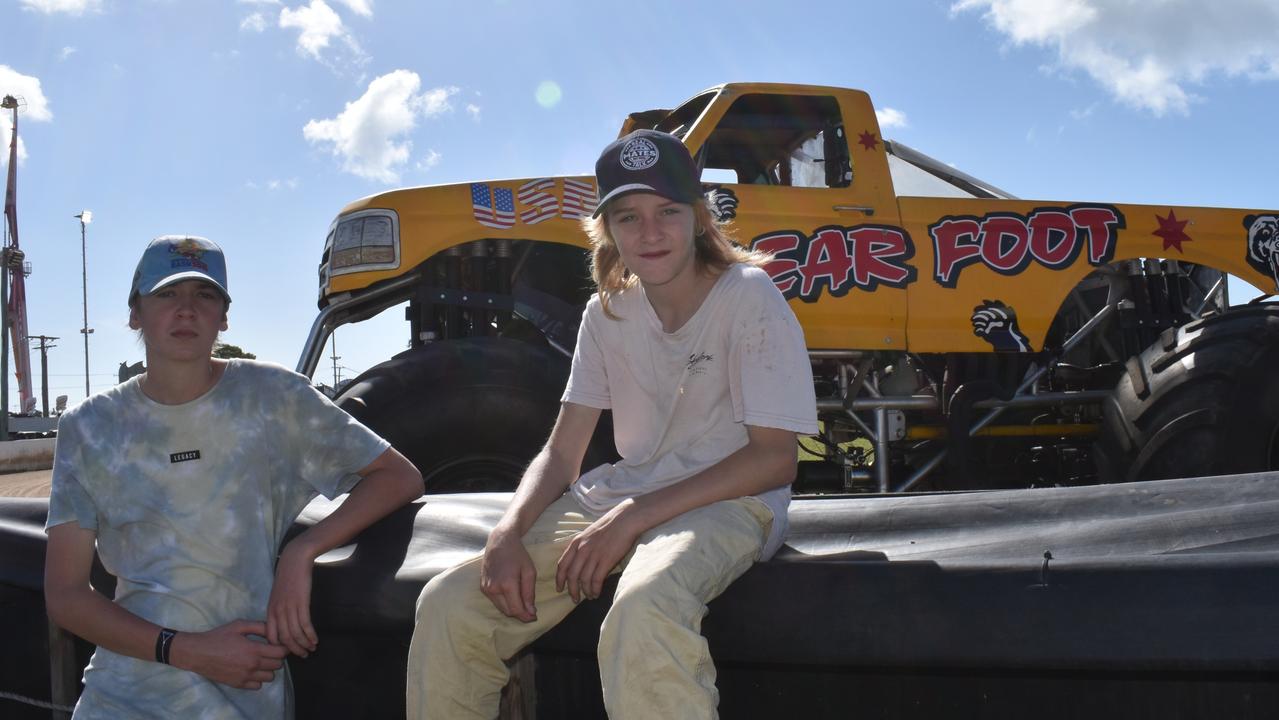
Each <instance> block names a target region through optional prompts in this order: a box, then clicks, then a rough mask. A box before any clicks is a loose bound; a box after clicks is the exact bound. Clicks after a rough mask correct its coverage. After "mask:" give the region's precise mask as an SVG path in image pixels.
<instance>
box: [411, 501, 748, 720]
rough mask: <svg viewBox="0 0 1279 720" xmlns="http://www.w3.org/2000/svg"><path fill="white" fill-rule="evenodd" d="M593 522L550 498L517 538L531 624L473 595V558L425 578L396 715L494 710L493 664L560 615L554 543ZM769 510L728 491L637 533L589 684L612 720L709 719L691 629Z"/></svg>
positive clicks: (503, 677) (565, 602)
mask: <svg viewBox="0 0 1279 720" xmlns="http://www.w3.org/2000/svg"><path fill="white" fill-rule="evenodd" d="M594 520H595V516H594V515H592V514H590V513H588V512H586V511H585V510H583V509H582V507H581V506H580V505H579V504H578V503H577V501H576V500H574V499H573V497H572V496H571V495H565V496H564V497H562V498H560V499H559V500H557V501H556V502H555V503H553V504H552V505H551V506H550V507H548V508H547V509H546V512H544V513H542V516H541V517H540V518H538V520H537V522H536V523H535V524H534V526H533V528H532V529H531V530H530V531H529V532H528V534H527V535H525V537H524V545H525V547H526V548H528V551H529V555H530V556H531V557H532V558H533V563H534V565H535V566H536V567H537V595H536V600H535V603H536V606H537V620H536V621H534V622H531V623H522V622H520V621H519V620H515V619H513V618H509V617H506V616H505V615H503V614H502V613H500V612H499V611H498V610H497V608H496V607H494V606H493V604H492V603H491V602H490V601H489V599H488V598H487V597H485V596H484V595H483V594H482V593H481V592H480V560H479V558H476V559H474V560H471V561H470V562H467V563H463V564H462V565H458V566H457V567H454V568H452V569H450V570H448V571H447V572H444V573H442V574H440V575H439V576H437V577H436V578H435V579H433V580H431V582H430V583H428V584H427V586H426V587H425V588H424V589H423V590H422V595H421V597H420V598H418V604H417V626H416V628H415V629H414V631H413V642H412V644H411V645H410V647H409V666H408V698H407V699H408V717H409V718H411V719H418V720H426V719H435V720H460V719H463V718H476V719H482V720H492V719H493V718H495V717H497V711H498V700H499V698H500V695H501V691H502V687H503V686H504V685H506V682H507V679H508V677H509V674H508V671H507V667H506V663H505V662H504V661H505V660H507V659H509V658H511V657H512V656H513V655H515V653H517V652H519V650H520V649H522V648H523V647H525V646H526V645H528V644H529V643H531V642H533V641H534V640H536V639H537V638H538V637H539V636H541V635H542V634H543V633H545V632H546V631H547V630H550V629H551V628H552V627H554V626H555V625H556V624H557V623H559V622H560V621H561V620H563V619H564V617H565V616H566V615H568V613H569V611H571V610H572V609H573V607H574V606H573V600H572V598H571V597H570V596H569V594H568V593H567V592H556V590H555V563H556V561H558V560H559V558H560V555H561V554H562V553H563V551H564V547H565V543H566V542H568V540H570V539H571V538H572V537H573V536H574V535H576V534H577V533H579V532H581V531H582V530H584V529H585V528H586V527H587V526H588V525H590V524H591V522H593V521H594ZM772 522H773V514H772V511H771V510H769V508H768V506H767V505H765V504H764V503H763V501H761V500H759V499H758V498H754V497H746V498H738V499H736V500H726V501H723V502H718V503H714V504H712V505H707V506H705V507H701V508H697V509H696V510H691V511H689V512H687V513H685V514H683V515H680V516H679V517H677V518H674V519H672V520H670V521H669V522H666V523H664V524H662V525H659V526H657V527H655V528H653V529H652V530H649V531H648V532H646V533H644V534H643V535H641V536H640V539H639V542H638V543H637V544H636V546H635V549H634V550H633V551H632V552H631V554H630V555H629V556H627V558H626V559H624V560H623V561H622V563H621V564H620V565H619V567H618V569H619V570H621V572H622V577H621V579H620V580H619V581H618V584H617V592H616V593H615V595H614V598H613V605H612V607H611V608H610V609H609V612H608V615H607V616H606V617H605V618H604V624H603V625H602V626H601V627H600V642H599V648H598V653H599V662H600V681H601V682H602V684H603V688H604V705H605V707H606V708H607V710H608V715H609V717H610V718H612V719H613V720H632V719H634V718H660V720H678V719H679V718H698V719H702V718H714V717H717V715H716V711H715V707H716V705H717V704H718V702H719V694H718V692H717V691H716V690H715V666H714V665H713V664H712V662H711V656H710V652H709V650H708V648H707V644H706V640H705V638H703V637H702V636H701V625H702V617H703V616H705V615H706V603H707V602H710V601H711V600H712V599H713V598H715V597H716V596H718V595H719V594H720V593H722V592H723V591H724V589H725V588H727V587H728V585H729V583H731V582H733V580H736V579H737V578H738V577H739V576H740V575H741V574H742V573H744V572H746V570H747V569H748V568H750V566H751V564H752V563H754V562H755V560H757V559H758V558H759V554H760V550H761V549H762V548H763V544H764V541H765V539H766V538H767V537H768V531H769V529H770V528H771V526H772Z"/></svg>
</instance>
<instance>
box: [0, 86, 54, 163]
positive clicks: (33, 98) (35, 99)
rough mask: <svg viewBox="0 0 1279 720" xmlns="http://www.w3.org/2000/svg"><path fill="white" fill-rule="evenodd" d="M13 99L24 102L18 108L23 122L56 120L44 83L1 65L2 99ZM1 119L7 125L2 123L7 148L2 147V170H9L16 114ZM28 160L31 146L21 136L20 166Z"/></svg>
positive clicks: (1, 134)
mask: <svg viewBox="0 0 1279 720" xmlns="http://www.w3.org/2000/svg"><path fill="white" fill-rule="evenodd" d="M4 95H12V96H14V97H16V98H18V100H19V101H20V103H22V104H20V105H19V107H18V117H19V118H20V119H22V120H24V121H25V120H30V121H33V122H49V121H50V120H53V112H52V111H51V110H49V100H48V98H46V97H45V96H44V90H42V89H41V88H40V79H39V78H36V77H31V76H30V75H23V74H22V73H20V72H18V71H17V70H14V69H13V68H11V67H9V66H8V65H0V96H4ZM0 115H2V116H3V121H0V123H2V124H0V128H3V132H0V139H3V141H4V146H3V147H0V167H8V165H9V143H10V142H12V139H13V111H11V110H4V111H2V113H0ZM26 160H27V144H26V142H24V141H23V138H22V137H21V136H19V137H18V163H19V164H22V163H24V162H26Z"/></svg>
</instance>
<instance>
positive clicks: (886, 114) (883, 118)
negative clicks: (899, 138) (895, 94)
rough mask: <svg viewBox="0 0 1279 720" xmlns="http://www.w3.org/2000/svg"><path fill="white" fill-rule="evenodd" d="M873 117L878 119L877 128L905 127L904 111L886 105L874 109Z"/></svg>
mask: <svg viewBox="0 0 1279 720" xmlns="http://www.w3.org/2000/svg"><path fill="white" fill-rule="evenodd" d="M875 119H876V120H878V121H879V129H880V130H883V129H885V128H895V127H897V128H904V127H907V125H908V123H907V122H906V113H904V112H902V111H901V110H897V109H896V108H890V107H886V108H883V109H882V110H876V111H875Z"/></svg>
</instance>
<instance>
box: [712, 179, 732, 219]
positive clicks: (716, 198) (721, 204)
mask: <svg viewBox="0 0 1279 720" xmlns="http://www.w3.org/2000/svg"><path fill="white" fill-rule="evenodd" d="M706 200H707V201H708V204H709V205H710V208H711V215H713V216H715V220H716V222H728V221H729V220H732V219H733V218H735V217H737V204H738V200H737V193H735V192H733V191H732V189H730V188H726V187H714V188H711V189H710V190H709V191H708V192H707V193H706Z"/></svg>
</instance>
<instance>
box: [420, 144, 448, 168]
mask: <svg viewBox="0 0 1279 720" xmlns="http://www.w3.org/2000/svg"><path fill="white" fill-rule="evenodd" d="M443 157H444V156H443V155H440V154H439V153H438V152H436V151H435V150H434V149H433V148H431V149H427V151H426V156H425V157H423V158H422V159H421V160H418V161H417V169H418V170H422V171H427V170H430V169H431V168H433V167H435V166H436V165H439V164H440V160H442V159H443Z"/></svg>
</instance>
